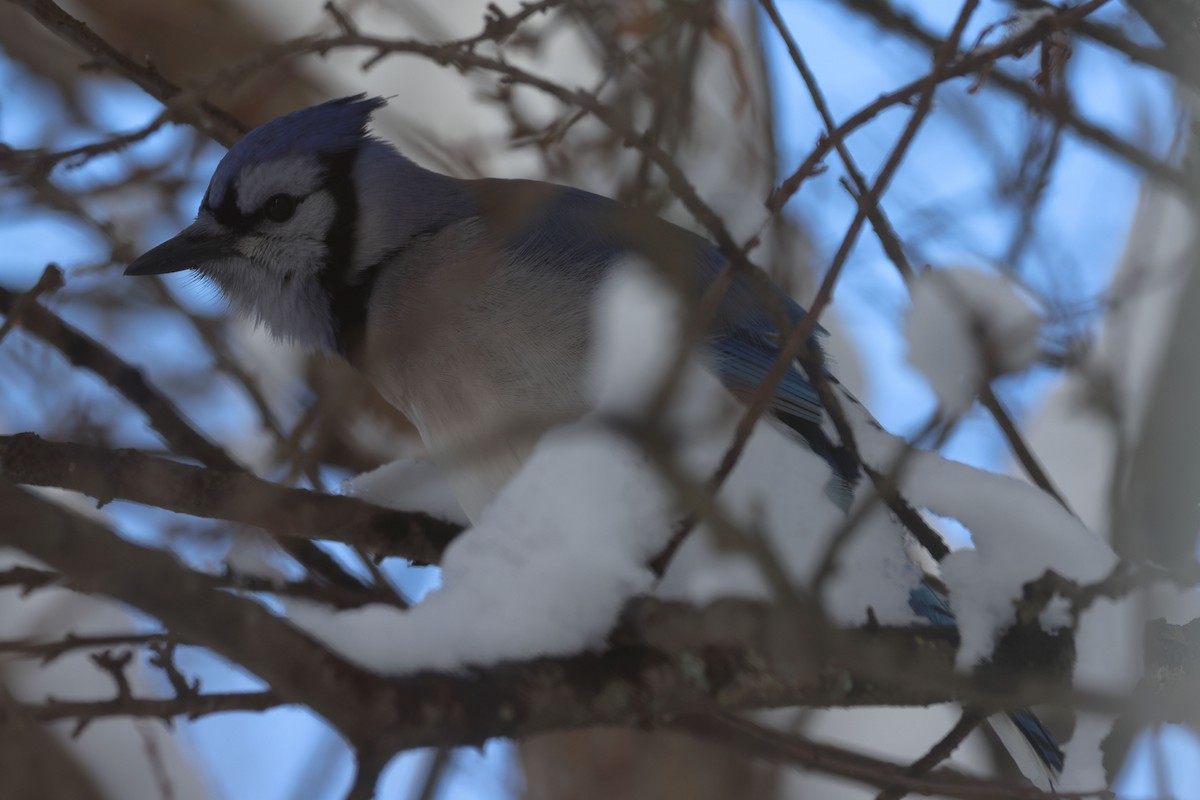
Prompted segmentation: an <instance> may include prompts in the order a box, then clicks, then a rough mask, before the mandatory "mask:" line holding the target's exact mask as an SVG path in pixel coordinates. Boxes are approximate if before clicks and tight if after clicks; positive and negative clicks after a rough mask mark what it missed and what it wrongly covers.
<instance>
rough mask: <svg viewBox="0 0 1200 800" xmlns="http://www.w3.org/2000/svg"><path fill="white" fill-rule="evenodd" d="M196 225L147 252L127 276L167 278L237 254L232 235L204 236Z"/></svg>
mask: <svg viewBox="0 0 1200 800" xmlns="http://www.w3.org/2000/svg"><path fill="white" fill-rule="evenodd" d="M195 227H196V226H195V225H193V226H191V227H189V228H185V229H184V230H183V231H181V232H180V234H179V235H178V236H176V237H175V238H174V239H168V240H167V241H165V242H163V243H162V244H160V245H159V246H158V247H155V248H154V249H152V250H150V251H148V252H146V253H143V254H142V255H141V256H139V257H138V258H136V259H135V260H134V262H133V263H132V264H130V265H129V266H128V267H126V268H125V274H126V275H166V274H167V273H168V272H179V271H180V270H185V269H194V268H196V267H199V266H201V265H202V264H204V263H205V262H208V261H215V260H217V259H220V258H228V257H230V256H233V255H236V252H235V251H234V249H233V246H234V242H235V238H234V237H233V236H232V235H230V234H225V233H219V234H216V235H210V234H203V233H199V232H197V231H195V230H194V229H195Z"/></svg>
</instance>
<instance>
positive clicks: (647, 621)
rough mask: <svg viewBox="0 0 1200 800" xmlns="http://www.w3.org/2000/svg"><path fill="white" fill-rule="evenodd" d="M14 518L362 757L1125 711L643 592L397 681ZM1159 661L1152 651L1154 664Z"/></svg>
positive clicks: (909, 647)
mask: <svg viewBox="0 0 1200 800" xmlns="http://www.w3.org/2000/svg"><path fill="white" fill-rule="evenodd" d="M0 513H2V514H3V516H2V518H0V544H4V545H7V546H12V547H15V548H17V549H19V550H22V551H24V552H26V553H28V554H29V555H31V556H32V557H34V558H37V559H39V560H42V561H44V562H46V563H47V564H48V565H50V566H51V567H53V568H55V569H57V570H59V571H60V572H61V573H62V574H63V576H64V578H65V580H66V582H67V584H68V585H69V586H71V587H72V588H74V589H76V590H79V591H85V592H93V593H98V594H103V595H106V596H109V597H113V598H116V599H119V600H121V601H123V602H126V603H129V604H131V605H134V606H135V607H137V608H140V609H141V610H143V611H145V612H146V613H147V614H149V615H151V616H154V617H157V618H158V619H160V620H162V621H163V623H164V624H165V625H166V627H167V629H168V630H170V631H171V632H172V634H178V635H179V636H180V637H182V638H184V639H185V640H187V641H190V642H193V643H195V644H198V645H201V646H205V647H209V648H211V649H212V650H214V651H215V652H217V653H219V654H221V655H222V656H224V657H225V658H228V659H230V660H232V661H234V662H235V663H238V664H240V665H242V666H243V667H245V668H246V669H248V670H250V671H251V672H253V673H254V674H256V675H258V676H259V677H260V678H262V679H263V680H265V681H267V682H268V683H269V684H270V686H271V688H272V690H273V691H274V692H275V693H276V695H277V697H278V699H279V701H280V702H285V703H303V704H305V705H307V706H308V707H310V708H312V709H313V710H314V711H316V712H317V713H318V714H321V715H322V716H324V717H325V718H326V719H328V720H330V722H331V723H333V724H334V725H335V726H336V727H337V728H338V729H339V730H340V731H341V732H342V733H343V735H345V736H346V737H347V739H348V740H350V741H351V742H353V743H355V745H356V747H364V748H367V749H368V750H373V751H377V752H384V753H391V752H396V751H398V750H401V749H408V748H413V747H425V746H441V745H447V746H453V745H462V744H470V743H477V742H480V741H483V740H484V739H486V738H490V737H493V736H515V737H520V736H526V735H531V734H533V733H537V732H543V731H550V730H557V729H564V728H572V727H580V726H588V725H596V724H621V725H630V724H645V723H651V724H654V723H655V722H657V721H663V720H667V719H670V718H672V717H675V716H677V715H679V714H687V713H693V714H695V713H709V712H712V711H732V710H740V709H751V708H764V707H777V706H787V705H811V706H855V705H879V704H891V705H894V704H904V705H910V704H911V705H924V704H929V703H937V702H945V701H950V700H956V701H960V702H970V703H975V704H978V705H979V706H980V707H982V708H985V709H989V710H991V709H997V708H1005V707H1010V706H1011V705H1014V704H1019V705H1026V704H1028V703H1031V702H1036V701H1037V700H1039V699H1042V700H1045V699H1047V698H1051V697H1053V698H1056V699H1059V700H1061V699H1063V698H1069V699H1070V700H1071V701H1072V702H1075V703H1077V704H1079V705H1080V706H1081V707H1092V708H1102V709H1114V708H1120V707H1121V704H1122V703H1123V700H1122V699H1120V698H1109V697H1105V696H1103V695H1097V694H1094V693H1088V692H1081V691H1078V690H1072V689H1070V688H1068V687H1065V686H1064V685H1063V684H1062V678H1061V676H1060V677H1051V676H1044V677H1030V678H1029V679H1028V680H1026V679H1024V678H1023V677H1019V676H1016V675H1013V674H1012V673H1008V679H1007V680H1005V681H1002V682H1000V683H997V682H996V681H995V677H994V676H993V677H992V678H991V679H989V680H987V681H986V682H985V681H984V680H983V679H982V678H974V677H972V676H969V675H963V674H961V673H959V672H957V671H956V669H955V666H954V653H955V642H954V638H953V636H949V635H947V634H948V631H946V630H945V629H940V628H924V629H921V628H918V629H910V630H909V629H906V630H888V629H874V630H866V631H839V630H831V631H829V632H828V635H827V636H826V637H825V639H824V640H823V641H825V642H826V643H827V644H828V647H827V648H825V649H823V650H822V651H821V653H820V655H819V657H818V656H817V655H816V654H814V653H813V652H812V651H811V650H810V649H809V648H807V647H806V646H805V642H806V641H808V639H807V638H806V633H805V631H804V629H803V627H804V626H803V625H802V624H798V623H797V620H796V618H795V616H794V615H792V614H789V613H786V611H785V610H783V609H781V608H780V607H779V606H771V605H763V604H760V603H753V602H746V601H723V602H719V603H716V604H713V605H711V606H709V607H707V608H695V607H691V606H687V605H684V604H670V603H658V602H654V601H650V600H639V601H635V603H634V604H633V605H632V606H631V608H630V609H629V611H628V613H627V615H626V617H625V618H624V620H623V622H622V624H621V625H620V626H618V629H617V630H616V631H614V633H613V634H612V636H611V639H610V642H611V644H610V646H609V648H608V649H607V650H605V651H604V652H601V653H595V654H585V655H580V656H574V657H566V658H545V659H536V660H532V661H527V662H518V663H511V664H501V665H496V666H491V667H487V668H481V669H479V670H476V671H474V672H471V673H468V674H456V675H446V674H428V673H422V674H417V675H413V676H411V677H406V678H397V679H384V678H380V677H378V676H376V675H372V674H370V673H367V672H364V671H362V670H360V669H358V668H355V667H353V666H351V665H349V664H347V663H346V662H344V661H342V660H341V659H339V658H337V657H336V656H334V655H332V654H330V653H329V652H328V651H326V650H325V649H324V648H323V647H321V646H320V645H318V644H316V643H315V642H313V641H311V640H310V639H308V638H307V637H305V636H303V635H302V634H300V633H298V632H296V631H295V630H294V629H292V628H291V627H290V626H289V625H288V624H287V623H286V622H284V621H283V620H280V619H278V618H276V617H274V616H272V615H271V614H270V613H269V612H267V611H266V610H265V609H262V608H261V607H260V606H258V605H256V604H255V603H253V602H250V601H248V600H244V599H242V598H238V597H233V596H230V595H228V594H224V593H222V592H219V591H214V589H213V588H212V580H211V579H210V578H209V577H207V576H203V575H199V574H197V573H194V572H191V571H189V570H187V569H185V568H183V567H182V566H181V565H179V564H178V563H177V562H175V561H174V559H172V558H171V557H170V556H169V555H167V554H165V553H162V552H159V551H154V550H149V549H146V548H143V547H139V546H137V545H134V544H131V543H129V542H125V541H123V540H121V539H119V538H118V537H116V536H114V535H113V534H112V533H110V532H109V531H107V530H106V529H105V528H104V527H103V526H101V525H99V524H97V523H94V522H91V521H89V520H86V519H83V518H80V517H77V516H75V515H74V514H71V513H70V512H68V511H66V510H64V509H62V508H59V507H57V506H54V505H53V504H51V503H48V502H46V501H43V500H40V499H38V498H36V497H34V496H32V495H29V494H28V493H26V492H24V491H21V490H19V489H17V488H15V487H11V486H9V485H6V484H5V485H0ZM1159 633H1160V634H1161V635H1163V636H1167V637H1187V638H1188V640H1189V641H1190V640H1191V639H1192V638H1194V637H1196V636H1198V635H1200V629H1198V628H1197V626H1195V625H1193V626H1187V627H1182V628H1181V627H1174V626H1164V628H1163V630H1162V631H1160V632H1159ZM1160 649H1161V648H1160ZM1155 652H1156V651H1155V650H1154V648H1150V649H1149V652H1148V656H1149V657H1153V655H1154V653H1155ZM1171 652H1172V653H1173V652H1174V651H1171ZM1027 655H1028V654H1027ZM1176 660H1177V659H1176ZM1197 672H1200V665H1195V664H1188V665H1187V666H1186V667H1185V668H1181V667H1180V666H1179V665H1178V664H1177V663H1175V662H1174V661H1173V662H1172V663H1171V664H1170V665H1169V668H1168V666H1167V665H1166V664H1164V665H1163V668H1162V669H1160V668H1159V666H1158V665H1157V664H1155V663H1152V662H1150V661H1148V665H1147V672H1146V674H1147V675H1148V676H1153V680H1152V681H1148V682H1147V684H1146V686H1145V687H1144V688H1145V691H1146V692H1147V695H1146V698H1147V702H1146V703H1145V706H1146V707H1152V708H1164V709H1166V708H1169V709H1171V713H1173V714H1179V713H1182V712H1181V709H1183V708H1194V706H1195V697H1196V696H1197V692H1196V688H1197V686H1196V684H1197V679H1198V678H1200V675H1197V674H1196V673H1197ZM1189 698H1190V699H1189ZM243 699H244V698H243ZM243 699H231V700H229V702H243ZM223 702H224V701H223ZM255 702H258V703H261V704H263V705H267V704H268V700H267V699H266V698H259V699H258V700H256V701H255ZM146 708H147V709H150V707H149V706H147V707H146ZM76 710H78V711H82V712H83V713H91V714H93V716H94V712H95V709H94V708H92V709H82V708H80V709H76ZM111 710H112V711H113V712H114V713H117V709H116V707H115V706H114V707H113V708H112V709H111ZM172 710H178V711H179V712H180V713H188V712H187V711H186V710H185V709H184V708H183V707H182V706H178V707H168V706H162V705H159V706H154V707H153V713H156V714H158V713H168V712H170V711H172ZM37 713H58V712H49V711H47V712H40V711H39V712H37ZM1033 796H1036V795H1033Z"/></svg>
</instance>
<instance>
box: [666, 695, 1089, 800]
mask: <svg viewBox="0 0 1200 800" xmlns="http://www.w3.org/2000/svg"><path fill="white" fill-rule="evenodd" d="M670 725H671V727H672V728H674V729H676V730H681V731H685V732H687V733H689V734H691V735H693V736H697V737H699V738H701V739H706V740H710V741H713V742H718V743H720V744H723V745H725V746H726V747H732V748H734V749H736V750H739V751H741V752H743V753H745V754H747V755H750V756H753V757H755V758H761V759H763V760H765V761H769V762H773V763H779V764H790V765H793V766H797V767H800V768H802V769H810V770H817V771H820V772H824V773H828V774H830V775H837V776H840V777H843V778H848V779H850V780H854V781H857V782H859V783H863V784H866V785H867V786H873V787H875V788H877V789H881V790H883V791H884V792H885V793H886V792H889V791H895V792H896V793H897V794H895V795H892V796H902V795H904V794H906V793H916V794H921V795H930V796H938V797H956V798H963V800H1034V798H1046V800H1051V799H1053V800H1085V798H1103V797H1111V796H1112V795H1111V793H1109V792H1107V791H1106V790H1103V789H1100V790H1097V791H1094V792H1082V793H1075V792H1068V793H1065V794H1044V793H1042V792H1039V791H1037V790H1036V789H1028V788H1013V787H1006V786H1002V785H999V784H997V783H996V782H995V781H986V780H981V779H979V778H972V777H970V776H967V775H964V774H962V773H960V772H958V771H956V770H952V769H947V768H942V769H938V770H934V771H929V772H927V773H925V774H921V775H914V774H911V772H912V767H911V766H910V767H905V766H903V765H900V764H896V763H893V762H890V761H884V760H882V759H878V758H875V757H873V756H869V755H866V754H863V753H857V752H852V751H848V750H846V749H844V748H841V747H834V746H832V745H828V744H823V743H821V742H814V741H812V740H811V739H806V738H805V737H803V736H798V735H796V734H792V733H784V732H782V731H779V730H777V729H775V728H769V727H767V726H764V725H759V724H757V723H755V722H752V721H750V720H748V719H743V718H741V717H736V716H734V715H731V714H719V715H709V716H694V715H685V716H681V717H679V718H678V719H676V720H673V721H672V722H671V724H670ZM939 744H940V743H939ZM881 796H883V795H881Z"/></svg>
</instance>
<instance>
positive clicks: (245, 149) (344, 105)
mask: <svg viewBox="0 0 1200 800" xmlns="http://www.w3.org/2000/svg"><path fill="white" fill-rule="evenodd" d="M386 102H387V101H386V100H384V99H383V98H382V97H367V96H366V95H365V94H356V95H351V96H350V97H342V98H339V99H337V100H328V101H326V102H324V103H321V104H320V105H315V106H311V107H309V108H302V109H300V110H299V111H293V112H292V113H290V114H285V115H284V116H282V117H278V118H276V119H273V120H271V121H270V122H267V123H264V124H262V125H260V126H258V127H257V128H255V129H254V130H252V131H250V132H249V133H248V134H246V135H245V136H244V137H242V139H241V140H240V141H239V142H237V143H236V144H235V145H234V146H233V147H231V148H229V152H228V153H226V154H225V157H224V158H222V159H221V163H220V164H218V165H217V170H216V172H214V173H213V177H212V181H211V182H210V183H209V188H208V194H209V196H208V202H209V203H211V204H212V205H214V206H216V205H220V204H221V201H222V199H223V197H224V195H225V190H226V189H227V188H228V186H229V184H230V182H232V181H233V179H234V177H235V176H236V175H237V174H238V173H239V172H241V170H242V169H243V168H244V167H245V166H246V165H248V164H258V163H262V162H265V161H272V160H274V159H277V158H281V157H283V156H288V155H299V154H305V153H310V154H318V153H324V154H333V153H341V152H345V151H347V150H350V149H352V148H353V147H354V146H355V145H356V144H358V143H359V142H360V141H362V137H363V136H365V135H366V132H367V124H368V123H369V122H370V121H371V113H372V112H374V111H375V109H377V108H379V107H381V106H383V105H384V104H385V103H386Z"/></svg>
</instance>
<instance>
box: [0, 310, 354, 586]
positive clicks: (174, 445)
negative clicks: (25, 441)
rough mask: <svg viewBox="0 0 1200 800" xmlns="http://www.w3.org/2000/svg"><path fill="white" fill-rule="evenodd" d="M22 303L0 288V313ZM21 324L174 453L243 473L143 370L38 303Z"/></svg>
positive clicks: (292, 550) (327, 563)
mask: <svg viewBox="0 0 1200 800" xmlns="http://www.w3.org/2000/svg"><path fill="white" fill-rule="evenodd" d="M20 297H21V295H19V294H17V293H15V292H12V291H10V290H8V289H5V288H4V287H3V286H0V313H3V314H5V315H8V314H12V313H13V311H14V309H15V308H16V306H17V303H18V300H19V298H20ZM20 324H21V327H22V329H23V330H26V331H28V332H29V333H32V334H33V335H35V336H37V337H38V338H40V339H42V340H43V341H45V342H46V343H47V344H50V345H52V346H53V347H55V348H56V349H57V350H59V352H61V353H62V354H63V355H64V356H66V357H67V360H68V361H70V362H71V363H72V364H74V365H75V366H77V367H83V368H84V369H88V370H90V371H92V372H94V373H96V374H97V375H98V376H100V377H101V378H102V379H104V381H105V382H106V383H108V385H109V386H111V387H112V388H114V389H116V390H117V391H118V392H120V393H121V394H122V395H123V396H124V397H125V398H126V399H127V400H129V401H130V402H131V403H133V404H134V405H135V406H137V407H138V408H140V409H141V410H142V411H143V412H144V413H145V414H146V416H147V418H148V419H149V420H150V424H151V426H152V427H153V428H154V429H155V430H156V431H158V433H159V435H160V436H162V437H163V439H164V440H165V441H166V442H167V444H168V445H169V446H170V447H171V449H172V450H173V451H175V452H177V453H179V454H181V455H185V456H188V457H190V458H194V459H196V460H197V461H199V462H201V463H202V464H204V465H206V466H209V467H212V468H214V469H218V470H221V471H225V472H240V471H241V467H240V465H239V464H238V463H237V462H236V461H234V460H233V459H232V458H231V457H230V456H229V454H228V453H226V452H225V451H224V450H223V449H221V448H220V447H218V446H217V445H215V444H213V443H212V442H210V441H209V440H208V439H207V438H205V436H204V435H203V434H201V433H200V432H199V431H197V430H196V429H195V428H193V427H192V426H191V424H190V423H188V421H187V420H186V419H184V417H183V414H182V413H180V411H179V409H177V408H175V404H174V403H172V402H171V401H170V400H168V399H167V398H166V397H165V396H163V395H162V394H161V393H160V392H159V391H158V390H157V389H155V388H154V387H153V386H152V385H151V384H150V382H149V381H147V380H146V378H145V377H144V376H143V375H142V372H141V370H139V369H137V368H136V367H133V366H131V365H130V364H128V363H126V362H125V361H123V360H122V359H120V358H119V357H117V355H116V354H114V353H113V352H112V351H111V350H109V349H108V348H106V347H104V346H103V345H102V344H100V343H99V342H97V341H96V340H95V339H93V338H91V337H90V336H88V335H87V334H85V333H83V332H82V331H80V330H78V329H77V328H75V327H73V326H71V325H69V324H68V323H67V322H66V321H64V320H63V319H61V318H60V317H59V316H58V315H56V314H54V313H53V312H51V311H49V310H47V309H46V308H44V307H43V306H41V305H38V304H37V303H27V304H25V306H24V307H23V308H22V309H21V319H20ZM283 547H284V549H285V550H286V551H287V552H288V553H289V554H290V555H291V556H293V557H294V558H295V559H296V560H297V561H298V562H300V564H302V565H303V566H304V567H305V568H307V569H309V570H310V571H311V572H313V574H315V575H319V576H322V577H324V578H326V579H327V580H329V581H330V582H331V583H333V584H336V585H339V586H345V587H350V588H353V587H357V586H361V582H360V581H358V580H357V579H356V578H354V577H353V576H352V575H350V574H349V573H347V572H346V571H345V570H344V569H342V567H341V565H339V564H338V563H337V562H336V561H335V560H333V559H332V558H331V557H330V556H329V555H328V554H327V553H325V552H324V551H322V550H321V549H320V548H319V547H317V546H316V545H314V544H312V543H311V542H306V541H285V542H284V543H283Z"/></svg>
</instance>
